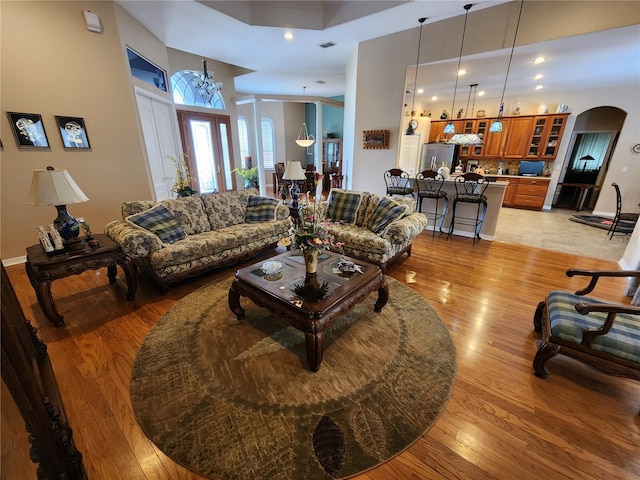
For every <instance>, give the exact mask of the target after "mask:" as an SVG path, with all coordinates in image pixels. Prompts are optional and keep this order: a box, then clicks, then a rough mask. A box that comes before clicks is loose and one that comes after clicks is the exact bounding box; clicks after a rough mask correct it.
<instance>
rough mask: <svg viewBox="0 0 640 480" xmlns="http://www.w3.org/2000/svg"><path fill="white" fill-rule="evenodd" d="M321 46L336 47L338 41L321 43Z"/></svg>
mask: <svg viewBox="0 0 640 480" xmlns="http://www.w3.org/2000/svg"><path fill="white" fill-rule="evenodd" d="M320 46H321V47H322V48H329V47H335V46H336V42H326V43H321V44H320Z"/></svg>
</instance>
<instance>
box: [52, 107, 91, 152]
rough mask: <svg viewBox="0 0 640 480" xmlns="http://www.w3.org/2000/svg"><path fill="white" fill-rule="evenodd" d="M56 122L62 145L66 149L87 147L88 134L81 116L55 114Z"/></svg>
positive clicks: (89, 146)
mask: <svg viewBox="0 0 640 480" xmlns="http://www.w3.org/2000/svg"><path fill="white" fill-rule="evenodd" d="M56 122H57V124H58V130H59V131H60V137H61V138H62V145H63V146H64V148H65V149H68V150H77V149H79V148H80V149H83V148H84V149H89V148H91V145H90V144H89V136H88V135H87V128H86V127H85V125H84V119H83V118H82V117H62V116H60V115H56Z"/></svg>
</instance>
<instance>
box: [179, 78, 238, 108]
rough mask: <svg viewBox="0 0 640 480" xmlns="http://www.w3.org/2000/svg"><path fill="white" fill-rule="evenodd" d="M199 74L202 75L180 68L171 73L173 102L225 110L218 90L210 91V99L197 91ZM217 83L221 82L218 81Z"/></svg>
mask: <svg viewBox="0 0 640 480" xmlns="http://www.w3.org/2000/svg"><path fill="white" fill-rule="evenodd" d="M200 75H202V74H201V73H200V72H196V71H194V70H182V71H180V72H176V73H174V74H173V75H171V90H172V91H173V101H174V103H177V104H178V105H193V106H195V107H205V108H215V109H217V110H226V109H227V107H226V106H225V103H224V98H222V92H221V91H220V90H216V91H214V92H212V93H213V94H212V95H211V97H210V99H208V98H207V97H208V96H203V95H202V94H201V93H200V92H199V91H198V88H197V85H198V84H199V83H200V80H201V78H200ZM218 85H222V84H221V83H219V82H218Z"/></svg>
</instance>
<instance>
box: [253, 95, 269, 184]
mask: <svg viewBox="0 0 640 480" xmlns="http://www.w3.org/2000/svg"><path fill="white" fill-rule="evenodd" d="M261 102H262V100H254V101H253V132H254V137H255V142H254V144H255V145H254V149H255V152H256V163H255V166H256V167H258V184H259V188H260V195H266V192H267V189H266V178H265V175H264V159H263V158H262V113H261V111H260V103H261Z"/></svg>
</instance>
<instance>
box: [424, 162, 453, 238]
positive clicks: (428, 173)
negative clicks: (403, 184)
mask: <svg viewBox="0 0 640 480" xmlns="http://www.w3.org/2000/svg"><path fill="white" fill-rule="evenodd" d="M443 183H444V178H443V177H442V175H440V174H439V173H438V172H434V171H433V170H425V171H423V172H420V173H418V174H417V175H416V188H417V189H418V210H417V211H418V212H420V213H422V200H423V199H425V198H426V199H431V200H435V208H434V209H433V210H431V211H427V212H426V213H425V216H426V217H427V219H428V220H431V221H432V222H433V229H432V235H431V236H432V237H435V235H436V223H438V221H439V223H440V224H439V225H438V230H439V231H440V232H441V233H442V223H443V222H444V217H445V215H446V214H447V208H448V207H449V198H447V192H445V191H444V190H442V185H443ZM440 200H444V208H443V209H442V212H441V211H440V210H439V209H438V204H439V203H440Z"/></svg>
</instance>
